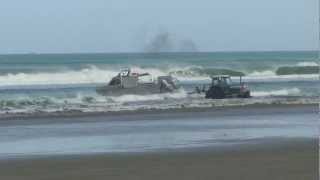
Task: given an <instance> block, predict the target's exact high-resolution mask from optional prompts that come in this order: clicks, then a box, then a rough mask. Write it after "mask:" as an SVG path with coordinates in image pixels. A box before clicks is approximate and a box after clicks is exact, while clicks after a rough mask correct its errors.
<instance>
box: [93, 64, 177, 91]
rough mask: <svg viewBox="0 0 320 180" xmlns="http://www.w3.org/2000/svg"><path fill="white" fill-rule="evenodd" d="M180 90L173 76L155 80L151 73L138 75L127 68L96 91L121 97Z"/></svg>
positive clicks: (160, 77)
mask: <svg viewBox="0 0 320 180" xmlns="http://www.w3.org/2000/svg"><path fill="white" fill-rule="evenodd" d="M178 89H180V86H179V84H178V80H177V79H175V78H173V77H172V76H159V77H157V78H156V79H154V78H153V76H152V75H151V74H149V73H136V72H132V71H131V69H130V68H127V69H123V70H121V71H120V73H119V74H118V75H117V76H115V77H113V78H112V79H111V81H110V82H109V83H108V84H107V85H105V86H102V87H97V88H96V91H97V93H98V94H101V95H104V96H121V95H129V94H130V95H150V94H161V93H173V92H175V91H177V90H178Z"/></svg>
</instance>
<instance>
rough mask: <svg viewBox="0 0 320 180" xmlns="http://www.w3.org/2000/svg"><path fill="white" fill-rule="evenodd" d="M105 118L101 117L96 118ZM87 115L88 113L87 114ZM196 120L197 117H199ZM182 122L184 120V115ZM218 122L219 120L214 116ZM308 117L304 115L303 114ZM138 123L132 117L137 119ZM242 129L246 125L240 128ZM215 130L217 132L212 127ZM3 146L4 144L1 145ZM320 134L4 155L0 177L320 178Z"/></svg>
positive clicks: (288, 109) (216, 112) (218, 112)
mask: <svg viewBox="0 0 320 180" xmlns="http://www.w3.org/2000/svg"><path fill="white" fill-rule="evenodd" d="M317 111H318V106H317V105H274V106H250V107H248V106H246V107H233V108H206V109H193V111H190V109H189V110H188V111H182V110H180V111H176V110H172V111H151V112H143V116H141V113H139V112H134V113H131V112H128V113H127V114H126V113H124V114H99V115H95V116H87V117H86V116H85V117H84V119H79V118H76V119H73V118H66V117H64V118H63V117H59V118H53V119H48V118H35V119H23V118H22V119H20V118H17V119H11V118H9V119H3V120H1V121H0V125H1V126H3V127H4V128H5V127H7V126H8V127H9V126H12V125H14V126H23V125H29V124H32V125H33V124H48V125H51V124H55V123H62V122H63V123H74V121H75V120H77V121H78V122H80V123H81V122H87V121H90V122H92V123H95V122H101V121H102V122H103V121H104V122H106V121H108V120H112V121H118V120H123V119H126V121H131V120H136V119H137V117H140V118H142V120H143V118H145V120H157V119H161V120H162V119H163V120H165V119H166V118H168V115H170V117H172V118H181V117H182V118H183V117H185V118H186V117H189V116H191V115H193V117H214V116H216V117H219V116H221V117H225V118H227V119H228V118H229V117H230V118H231V117H239V116H243V117H246V116H248V115H258V116H260V115H263V114H283V115H284V116H286V114H291V115H292V116H295V114H300V113H307V114H310V113H311V114H314V113H316V112H317ZM101 116H102V117H103V118H98V117H101ZM88 117H90V118H89V119H88ZM195 120H196V119H195ZM181 121H182V120H181ZM213 121H218V120H213ZM301 121H302V122H304V121H305V120H304V119H301ZM133 123H134V122H133ZM241 128H242V127H241ZM213 132H215V131H213ZM0 146H1V144H0ZM318 159H319V145H318V139H317V138H315V137H314V138H312V137H310V138H294V137H291V138H289V137H273V138H264V139H261V140H258V141H254V142H252V143H244V144H243V145H237V146H234V147H228V148H215V147H211V146H207V147H199V148H190V149H188V150H186V149H180V150H178V151H161V152H144V153H101V154H92V155H58V156H53V155H52V156H42V157H32V156H27V157H24V158H20V159H19V158H18V159H7V160H5V159H2V160H0V180H2V179H3V180H56V179H66V180H73V179H75V180H88V179H94V180H100V179H101V180H105V179H108V180H109V179H111V180H126V179H128V180H129V179H130V180H150V179H152V180H158V179H159V180H160V179H161V180H162V179H166V180H170V179H173V180H176V179H183V180H198V179H201V180H206V179H208V180H212V179H219V180H229V179H230V180H233V179H239V180H318V179H319V176H318V171H319V165H318Z"/></svg>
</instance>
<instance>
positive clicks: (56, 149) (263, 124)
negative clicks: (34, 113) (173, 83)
mask: <svg viewBox="0 0 320 180" xmlns="http://www.w3.org/2000/svg"><path fill="white" fill-rule="evenodd" d="M317 120H318V114H316V113H313V112H309V111H305V110H299V108H297V111H287V110H284V111H277V112H275V113H263V110H261V113H259V112H258V113H257V112H255V113H250V111H248V114H246V113H239V114H234V115H221V114H220V115H215V113H213V112H208V113H194V115H190V114H189V115H188V116H183V114H182V115H181V114H180V115H179V116H174V115H170V114H169V115H164V114H162V115H161V116H157V115H155V116H153V117H148V116H144V115H143V114H140V115H135V116H133V117H130V116H119V117H108V118H106V117H83V118H73V119H69V120H68V119H60V120H59V121H55V120H54V119H53V120H50V119H43V120H41V119H38V120H32V119H30V120H26V121H24V120H23V121H2V122H0V158H16V157H28V156H33V155H72V154H92V153H137V152H161V151H176V150H183V149H192V148H206V147H212V148H221V147H228V146H230V145H231V146H236V145H239V144H242V145H243V144H246V143H252V142H261V141H262V140H263V139H270V138H316V137H317V125H318V123H317Z"/></svg>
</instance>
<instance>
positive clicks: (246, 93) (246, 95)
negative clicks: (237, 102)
mask: <svg viewBox="0 0 320 180" xmlns="http://www.w3.org/2000/svg"><path fill="white" fill-rule="evenodd" d="M242 97H243V98H250V97H251V95H250V91H247V92H245V93H244V94H243V95H242Z"/></svg>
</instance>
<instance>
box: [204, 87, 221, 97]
mask: <svg viewBox="0 0 320 180" xmlns="http://www.w3.org/2000/svg"><path fill="white" fill-rule="evenodd" d="M206 98H210V99H223V98H225V93H224V92H223V90H222V89H221V88H219V87H215V88H210V89H209V90H208V91H207V93H206Z"/></svg>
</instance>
